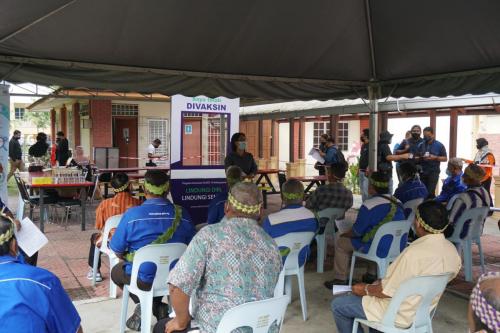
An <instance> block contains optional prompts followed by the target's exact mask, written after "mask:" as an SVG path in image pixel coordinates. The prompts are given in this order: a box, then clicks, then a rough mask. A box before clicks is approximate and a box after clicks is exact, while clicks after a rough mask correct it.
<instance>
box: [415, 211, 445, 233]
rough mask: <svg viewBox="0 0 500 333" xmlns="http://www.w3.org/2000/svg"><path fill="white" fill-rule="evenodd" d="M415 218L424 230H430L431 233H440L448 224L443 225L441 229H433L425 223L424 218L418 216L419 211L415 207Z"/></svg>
mask: <svg viewBox="0 0 500 333" xmlns="http://www.w3.org/2000/svg"><path fill="white" fill-rule="evenodd" d="M415 218H416V219H417V221H418V223H419V224H420V225H421V226H422V228H424V230H425V231H427V232H430V233H431V234H440V233H442V232H443V231H444V230H445V229H446V228H448V224H447V225H445V226H444V228H443V229H434V228H433V227H431V226H430V225H428V224H427V223H425V221H424V219H423V218H422V217H421V216H420V212H419V211H418V209H417V212H416V213H415Z"/></svg>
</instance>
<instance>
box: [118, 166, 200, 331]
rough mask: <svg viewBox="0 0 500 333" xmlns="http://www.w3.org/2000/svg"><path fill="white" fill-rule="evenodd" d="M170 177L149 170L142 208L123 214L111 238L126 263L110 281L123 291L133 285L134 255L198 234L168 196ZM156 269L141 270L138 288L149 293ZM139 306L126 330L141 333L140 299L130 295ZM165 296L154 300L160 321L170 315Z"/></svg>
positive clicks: (147, 266) (147, 265)
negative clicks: (137, 252)
mask: <svg viewBox="0 0 500 333" xmlns="http://www.w3.org/2000/svg"><path fill="white" fill-rule="evenodd" d="M168 189H169V177H168V175H167V174H166V173H164V172H162V171H158V170H148V171H147V172H146V175H145V176H144V194H145V195H146V201H144V203H143V204H142V205H141V206H138V207H132V208H130V209H129V210H127V211H126V212H125V214H124V215H123V217H122V219H121V221H120V224H119V225H118V228H116V232H115V234H114V235H113V238H112V239H111V243H110V248H111V250H113V251H114V252H115V253H116V255H117V256H118V257H119V258H123V259H125V260H124V261H122V262H120V263H119V264H117V265H116V266H115V267H113V269H112V271H111V279H112V280H113V282H114V283H115V284H116V285H117V286H118V287H120V288H122V289H123V285H125V284H130V275H131V274H132V261H133V255H134V252H135V251H137V250H139V249H140V248H141V247H144V246H146V245H150V244H163V243H184V244H189V242H190V241H191V239H192V238H193V236H194V234H195V229H194V227H193V225H192V224H191V218H190V216H189V214H188V213H187V211H186V210H184V209H183V208H182V207H179V206H176V205H173V204H172V203H171V202H170V201H169V200H168V199H166V196H167V194H168ZM155 273H156V266H155V265H154V264H152V263H144V264H143V265H141V267H140V269H139V276H138V281H137V284H138V286H139V288H141V289H144V290H150V289H151V287H152V284H153V281H154V277H155ZM130 297H131V298H132V300H133V301H134V303H135V304H137V306H136V308H135V311H134V314H133V315H132V316H131V317H130V318H129V319H128V320H127V327H128V328H130V329H132V330H136V331H139V330H140V327H141V314H140V310H141V308H140V306H139V304H138V303H139V298H138V297H137V296H136V295H133V294H130ZM161 299H162V297H155V298H154V299H153V314H154V315H155V317H156V318H157V319H158V320H159V319H161V318H164V317H166V316H167V315H168V313H167V312H168V311H167V309H168V308H167V305H166V304H164V303H162V302H161Z"/></svg>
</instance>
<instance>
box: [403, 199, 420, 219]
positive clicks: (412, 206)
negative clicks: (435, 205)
mask: <svg viewBox="0 0 500 333" xmlns="http://www.w3.org/2000/svg"><path fill="white" fill-rule="evenodd" d="M422 202H424V198H417V199H413V200H410V201H407V202H405V203H404V204H403V208H404V213H405V216H406V217H409V216H410V214H411V213H414V212H415V211H416V210H417V207H418V205H420V204H421V203H422Z"/></svg>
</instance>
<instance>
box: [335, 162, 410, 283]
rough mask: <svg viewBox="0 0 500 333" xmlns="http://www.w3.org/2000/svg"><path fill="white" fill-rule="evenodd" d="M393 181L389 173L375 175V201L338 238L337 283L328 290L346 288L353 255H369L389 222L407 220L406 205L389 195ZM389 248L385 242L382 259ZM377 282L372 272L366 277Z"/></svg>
mask: <svg viewBox="0 0 500 333" xmlns="http://www.w3.org/2000/svg"><path fill="white" fill-rule="evenodd" d="M389 180H390V177H389V175H388V174H387V173H385V172H384V173H382V172H374V173H372V175H371V176H370V179H369V185H368V194H369V195H370V196H371V198H370V199H368V200H366V201H365V202H364V203H363V204H362V205H361V207H360V209H359V213H358V217H357V218H356V221H355V222H354V225H353V226H352V229H351V230H349V231H348V232H346V233H344V234H342V235H340V234H337V235H336V242H335V254H334V260H333V271H334V276H335V279H334V280H332V281H326V282H325V287H327V288H328V289H332V287H333V285H334V284H346V282H347V279H348V276H349V262H350V260H351V256H352V252H353V251H354V250H356V251H361V252H363V253H368V251H369V250H370V246H371V244H372V240H373V238H374V237H375V233H376V232H377V230H378V228H380V227H381V226H382V225H383V224H385V223H387V222H391V221H400V220H404V219H405V215H404V211H403V205H402V204H401V202H399V201H398V199H396V198H394V197H393V196H391V195H390V194H389ZM389 247H390V239H383V240H382V241H381V244H380V245H379V249H378V251H380V252H378V253H380V254H381V256H383V255H385V254H387V252H388V251H389ZM375 278H376V276H375V274H374V273H371V272H369V273H368V274H366V275H365V276H364V279H366V280H374V279H375Z"/></svg>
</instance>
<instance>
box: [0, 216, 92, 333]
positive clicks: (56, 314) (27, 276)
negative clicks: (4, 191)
mask: <svg viewBox="0 0 500 333" xmlns="http://www.w3.org/2000/svg"><path fill="white" fill-rule="evenodd" d="M14 228H15V226H14V223H13V221H12V220H11V219H9V218H7V217H5V216H0V266H1V267H2V268H1V269H0V300H2V301H1V302H0V321H1V323H2V324H1V328H0V331H2V332H23V333H68V332H82V328H81V326H80V316H79V315H78V312H77V311H76V309H75V306H74V305H73V303H72V302H71V300H70V299H69V297H68V295H67V294H66V292H65V291H64V288H63V287H62V285H61V282H60V281H59V279H58V278H57V277H56V276H55V275H54V274H52V273H50V272H49V271H46V270H45V269H42V268H38V267H34V266H30V265H26V264H23V263H21V262H19V260H18V259H17V257H18V256H17V253H18V251H19V249H18V247H17V242H16V237H15V235H14Z"/></svg>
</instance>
